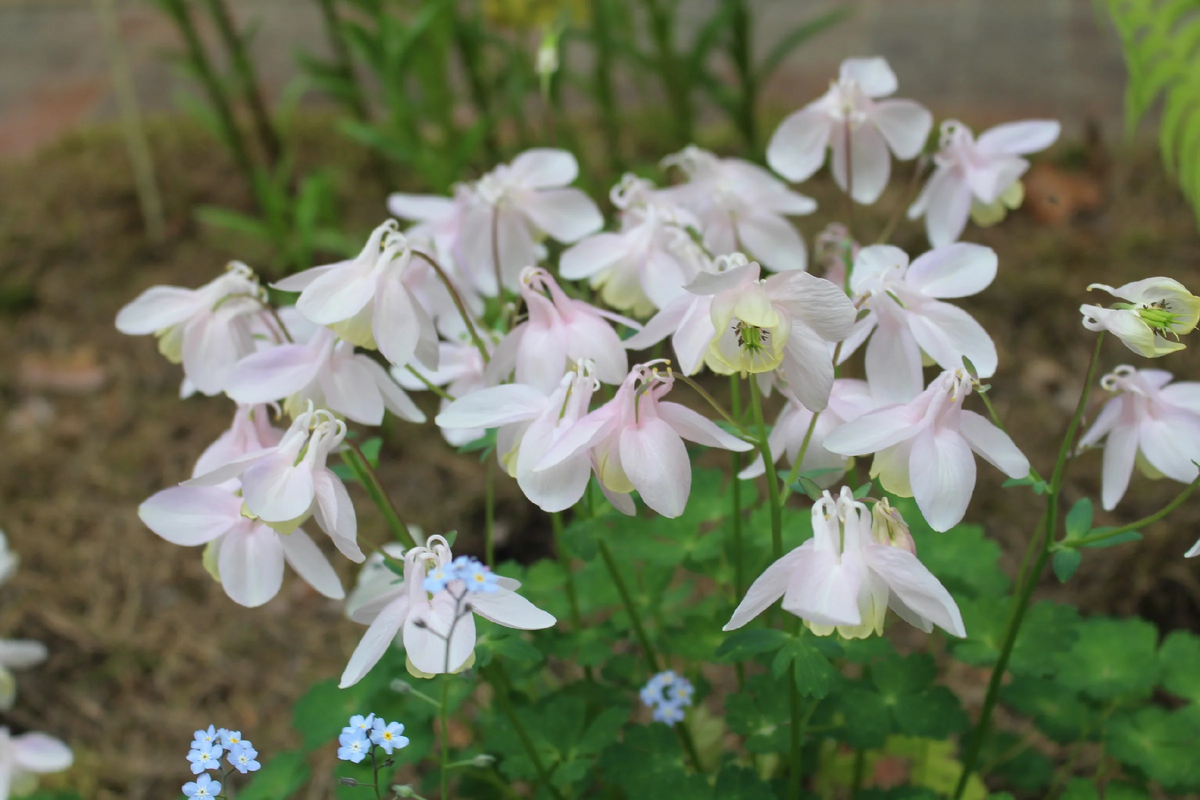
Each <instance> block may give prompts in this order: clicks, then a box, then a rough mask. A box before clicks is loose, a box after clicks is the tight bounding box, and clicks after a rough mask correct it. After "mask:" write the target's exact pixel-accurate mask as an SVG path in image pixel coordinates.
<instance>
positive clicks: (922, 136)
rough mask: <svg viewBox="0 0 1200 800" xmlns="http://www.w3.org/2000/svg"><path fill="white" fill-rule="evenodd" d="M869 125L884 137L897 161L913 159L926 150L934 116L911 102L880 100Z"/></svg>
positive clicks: (872, 111)
mask: <svg viewBox="0 0 1200 800" xmlns="http://www.w3.org/2000/svg"><path fill="white" fill-rule="evenodd" d="M871 121H872V122H874V123H875V127H877V128H878V129H879V132H880V133H882V134H883V138H884V139H886V140H887V143H888V146H889V147H891V148H892V152H893V153H895V154H896V158H899V159H902V160H907V159H910V158H916V157H917V156H918V155H920V153H921V151H922V150H924V149H925V142H926V141H928V139H929V131H930V129H931V128H933V114H931V113H929V109H927V108H925V106H923V105H921V104H920V103H917V102H915V101H913V100H883V101H881V102H878V103H876V104H875V108H874V109H872V110H871Z"/></svg>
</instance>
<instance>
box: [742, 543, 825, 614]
mask: <svg viewBox="0 0 1200 800" xmlns="http://www.w3.org/2000/svg"><path fill="white" fill-rule="evenodd" d="M811 550H812V546H811V545H808V544H807V543H806V544H805V545H801V546H800V547H797V548H796V549H795V550H792V551H791V552H789V553H786V554H784V555H783V556H782V557H781V558H780V559H779V560H778V561H775V562H774V563H773V564H771V566H769V567H767V568H766V570H764V571H763V574H762V575H759V576H758V577H757V578H755V580H754V583H752V584H750V588H749V589H747V590H746V596H745V597H743V598H742V601H741V602H740V603H738V607H737V608H736V609H734V611H733V616H732V617H730V618H729V622H727V623H725V627H723V628H721V630H723V631H732V630H736V629H738V628H741V627H742V626H744V625H745V624H746V623H748V622H750V621H751V620H752V619H754V618H755V617H757V616H758V615H759V614H761V613H762V612H764V611H766V610H767V608H769V607H770V605H771V604H772V603H774V602H775V601H776V600H778V599H779V598H781V597H783V593H784V592H786V591H787V587H788V583H789V582H790V581H791V579H792V571H793V570H794V569H795V566H796V562H797V561H799V560H800V559H802V558H803V557H804V554H805V552H811Z"/></svg>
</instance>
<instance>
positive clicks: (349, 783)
mask: <svg viewBox="0 0 1200 800" xmlns="http://www.w3.org/2000/svg"><path fill="white" fill-rule="evenodd" d="M338 783H340V784H341V785H342V786H358V781H356V780H354V778H338Z"/></svg>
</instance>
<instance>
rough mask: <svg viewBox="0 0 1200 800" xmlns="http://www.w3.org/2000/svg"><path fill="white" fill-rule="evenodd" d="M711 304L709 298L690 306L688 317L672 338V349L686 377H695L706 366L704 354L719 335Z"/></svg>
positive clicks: (701, 299) (680, 324)
mask: <svg viewBox="0 0 1200 800" xmlns="http://www.w3.org/2000/svg"><path fill="white" fill-rule="evenodd" d="M711 308H712V305H711V302H709V301H708V298H700V299H699V300H698V301H697V302H693V303H692V304H691V305H690V306H688V311H687V315H686V316H685V317H684V318H683V320H682V321H681V322H680V323H679V328H678V330H676V331H675V334H674V335H673V336H672V337H671V348H672V349H673V350H674V351H675V356H676V358H678V359H679V366H680V368H681V369H682V370H683V373H684V374H685V375H694V374H695V373H696V372H698V371H699V370H700V367H701V366H703V365H704V354H705V353H706V352H707V351H708V345H709V344H710V343H711V342H712V340H713V337H714V336H716V335H717V329H716V327H715V326H714V325H713V321H712V314H711V313H710V311H711Z"/></svg>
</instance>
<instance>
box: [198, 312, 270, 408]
mask: <svg viewBox="0 0 1200 800" xmlns="http://www.w3.org/2000/svg"><path fill="white" fill-rule="evenodd" d="M230 308H231V309H232V307H230ZM252 352H254V340H253V339H252V338H251V337H250V333H249V330H248V329H247V328H246V326H245V324H244V323H243V322H242V321H241V320H238V319H236V314H234V313H231V312H217V313H214V314H208V313H204V314H199V315H197V316H195V317H193V318H192V319H191V321H189V322H188V323H187V325H186V326H185V327H184V329H183V369H184V372H185V373H186V374H187V377H188V379H189V380H190V381H191V382H192V383H193V384H195V385H196V388H197V389H198V390H199V391H201V392H203V393H204V394H206V395H209V396H212V395H214V394H218V393H220V392H221V391H222V390H223V389H224V388H225V382H226V381H227V380H228V379H229V374H230V372H231V371H232V370H233V367H234V365H236V364H237V362H238V361H239V360H240V359H241V358H242V357H243V356H246V355H248V354H250V353H252Z"/></svg>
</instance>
